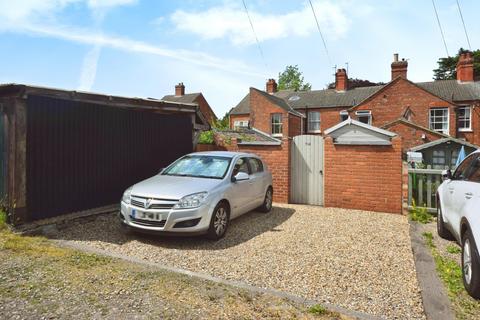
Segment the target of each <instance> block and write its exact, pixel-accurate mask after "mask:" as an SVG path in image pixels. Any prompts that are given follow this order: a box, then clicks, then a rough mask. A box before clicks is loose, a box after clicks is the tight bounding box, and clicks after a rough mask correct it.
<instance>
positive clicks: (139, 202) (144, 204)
mask: <svg viewBox="0 0 480 320" xmlns="http://www.w3.org/2000/svg"><path fill="white" fill-rule="evenodd" d="M177 202H178V201H177V200H170V199H155V198H144V197H138V196H132V198H131V204H132V206H135V207H138V208H143V209H157V210H159V209H171V208H173V206H175V204H176V203H177Z"/></svg>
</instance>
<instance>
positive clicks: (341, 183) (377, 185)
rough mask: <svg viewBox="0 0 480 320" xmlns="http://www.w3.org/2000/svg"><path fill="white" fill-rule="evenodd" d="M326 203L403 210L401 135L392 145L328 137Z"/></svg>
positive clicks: (373, 209) (328, 205)
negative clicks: (348, 142) (345, 141)
mask: <svg viewBox="0 0 480 320" xmlns="http://www.w3.org/2000/svg"><path fill="white" fill-rule="evenodd" d="M324 152H325V159H324V165H325V172H324V173H325V174H324V183H325V186H324V194H325V206H326V207H339V208H349V209H360V210H368V211H378V212H392V213H402V198H403V194H404V190H403V183H402V180H403V178H404V177H403V174H402V172H403V170H402V168H403V164H402V139H401V138H400V137H398V136H397V137H394V138H393V139H392V145H387V146H381V145H339V144H334V143H333V140H332V138H331V137H326V138H325V151H324Z"/></svg>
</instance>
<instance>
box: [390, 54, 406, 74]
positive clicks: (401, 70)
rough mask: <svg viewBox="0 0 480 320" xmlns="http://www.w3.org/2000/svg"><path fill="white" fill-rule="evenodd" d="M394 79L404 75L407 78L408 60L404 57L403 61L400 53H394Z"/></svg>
mask: <svg viewBox="0 0 480 320" xmlns="http://www.w3.org/2000/svg"><path fill="white" fill-rule="evenodd" d="M391 67H392V80H394V79H395V78H397V77H402V78H405V79H407V69H408V61H407V60H405V58H402V60H401V61H399V60H398V53H395V54H393V62H392V65H391Z"/></svg>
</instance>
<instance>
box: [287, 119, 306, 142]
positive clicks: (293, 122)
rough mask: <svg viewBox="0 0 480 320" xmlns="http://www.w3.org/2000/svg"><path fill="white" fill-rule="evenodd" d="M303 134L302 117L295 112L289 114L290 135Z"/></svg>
mask: <svg viewBox="0 0 480 320" xmlns="http://www.w3.org/2000/svg"><path fill="white" fill-rule="evenodd" d="M303 120H305V119H303ZM301 134H302V118H300V117H297V116H295V115H293V114H288V136H289V137H295V136H298V135H301Z"/></svg>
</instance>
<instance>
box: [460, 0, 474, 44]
mask: <svg viewBox="0 0 480 320" xmlns="http://www.w3.org/2000/svg"><path fill="white" fill-rule="evenodd" d="M457 7H458V13H460V19H462V24H463V30H464V31H465V37H466V38H467V43H468V48H469V49H470V51H471V50H472V46H471V45H470V39H469V38H468V32H467V27H466V26H465V20H463V14H462V9H461V8H460V2H458V0H457Z"/></svg>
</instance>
